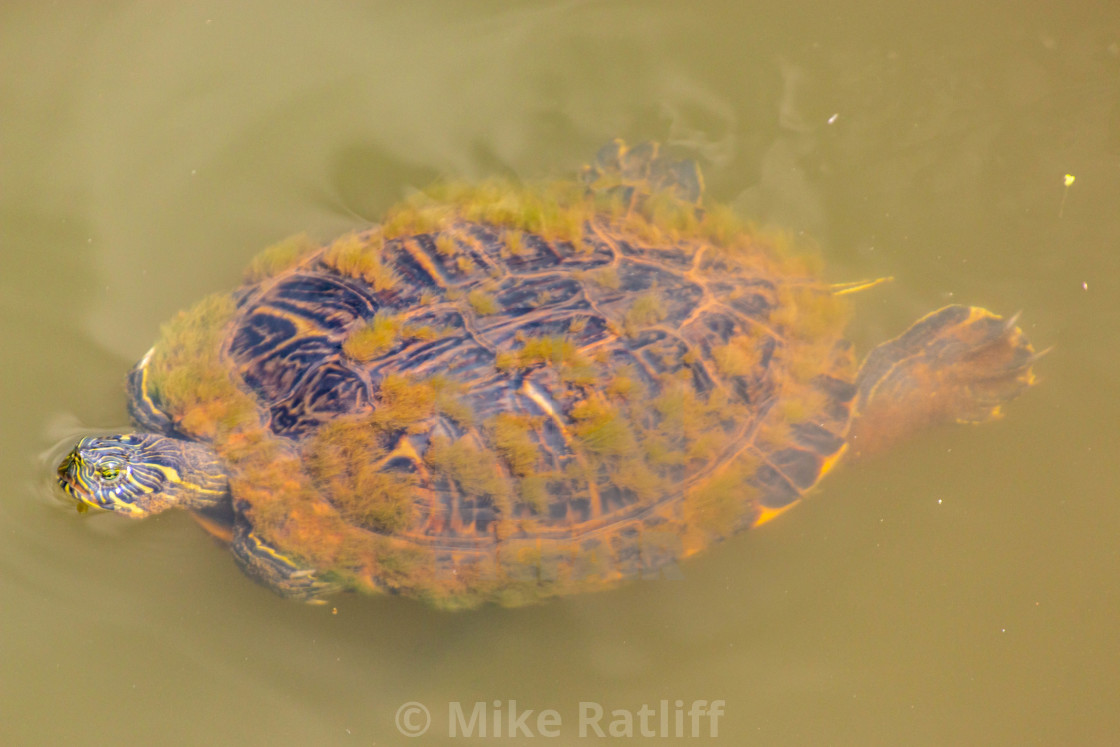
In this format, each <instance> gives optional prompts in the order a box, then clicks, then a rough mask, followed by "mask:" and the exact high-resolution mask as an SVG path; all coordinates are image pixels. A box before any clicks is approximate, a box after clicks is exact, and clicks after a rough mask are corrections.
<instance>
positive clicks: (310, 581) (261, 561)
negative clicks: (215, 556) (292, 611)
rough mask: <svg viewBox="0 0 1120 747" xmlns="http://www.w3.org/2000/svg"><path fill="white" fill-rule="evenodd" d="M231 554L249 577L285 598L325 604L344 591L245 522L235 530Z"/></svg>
mask: <svg viewBox="0 0 1120 747" xmlns="http://www.w3.org/2000/svg"><path fill="white" fill-rule="evenodd" d="M230 550H232V551H233V557H234V558H236V559H237V564H238V565H239V566H240V567H241V570H242V571H244V572H245V574H246V575H247V576H249V577H250V578H251V579H253V580H254V581H256V582H258V583H260V584H262V585H264V586H267V587H268V588H269V589H271V590H272V591H274V592H276V593H277V594H279V595H280V596H282V597H286V598H288V599H297V600H299V601H303V602H308V603H310V604H324V602H323V600H322V599H321V597H323V596H325V595H327V594H330V593H332V592H335V591H339V589H340V588H341V587H340V586H339V585H338V584H335V583H331V582H330V581H326V580H324V579H323V578H322V577H320V576H319V575H318V574H316V573H315V571H314V569H311V568H308V567H306V566H304V565H302V564H300V563H299V562H298V561H297V560H295V559H294V558H292V557H290V556H288V555H286V554H284V553H282V552H280V551H279V550H277V549H276V548H275V547H273V546H272V545H271V544H269V543H268V542H266V541H265V540H264V539H263V538H261V536H260V535H259V534H257V533H256V532H254V531H253V530H252V528H251V527H250V526H249V525H248V524H247V523H246V522H245V521H244V520H240V521H238V522H237V524H236V525H235V527H234V532H233V542H232V543H231V544H230Z"/></svg>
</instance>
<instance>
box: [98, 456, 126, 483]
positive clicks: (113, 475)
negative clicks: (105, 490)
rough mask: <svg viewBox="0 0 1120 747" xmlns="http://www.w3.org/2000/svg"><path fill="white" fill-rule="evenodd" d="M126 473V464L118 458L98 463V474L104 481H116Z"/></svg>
mask: <svg viewBox="0 0 1120 747" xmlns="http://www.w3.org/2000/svg"><path fill="white" fill-rule="evenodd" d="M122 474H124V465H123V464H122V463H121V462H119V461H117V460H116V459H106V460H105V461H104V462H102V463H101V464H99V465H97V476H98V477H99V478H101V481H102V482H116V481H117V480H119V479H121V475H122Z"/></svg>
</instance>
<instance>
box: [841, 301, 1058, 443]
mask: <svg viewBox="0 0 1120 747" xmlns="http://www.w3.org/2000/svg"><path fill="white" fill-rule="evenodd" d="M1017 320H1018V315H1015V316H1014V317H1012V318H1011V319H1004V318H1002V317H1000V316H997V315H995V314H993V313H992V312H990V311H988V310H987V309H982V308H979V307H977V306H946V307H945V308H943V309H939V310H937V311H934V312H933V313H931V314H927V315H926V316H924V317H922V318H921V319H919V320H918V321H917V322H915V323H914V325H913V326H912V327H910V329H908V330H907V331H906V332H904V333H903V334H902V335H901V336H899V337H896V338H895V339H893V340H890V341H888V342H885V343H883V344H882V345H879V346H878V347H877V348H875V349H874V350H872V351H871V353H870V354H869V355H868V356H867V360H866V361H865V362H864V364H863V367H862V368H861V369H860V372H859V377H858V378H857V380H856V387H857V391H856V397H855V402H854V404H853V422H852V428H851V431H850V433H849V443H850V444H851V447H852V449H853V450H854V451H855V453H856V454H857V455H858V454H861V453H866V452H868V451H873V450H876V449H877V448H878V447H879V446H880V445H886V444H888V443H890V442H892V441H895V440H897V439H898V438H900V437H902V436H904V435H906V434H907V433H909V432H911V431H914V430H917V429H918V428H920V427H923V426H926V425H933V424H936V423H940V422H953V421H956V422H961V423H981V422H984V421H986V420H992V419H994V418H998V417H1000V416H1001V415H1002V407H1003V405H1004V403H1006V402H1009V401H1011V400H1012V399H1014V398H1015V397H1018V396H1019V395H1020V394H1022V393H1023V392H1024V391H1025V390H1026V389H1027V388H1028V387H1030V386H1031V384H1033V383H1034V374H1033V373H1032V371H1031V367H1032V365H1033V364H1034V362H1035V361H1036V360H1038V358H1039V356H1040V354H1038V353H1035V351H1034V348H1032V347H1031V344H1030V342H1029V341H1028V340H1027V338H1026V335H1024V334H1023V331H1022V330H1021V329H1019V327H1018V326H1016V321H1017Z"/></svg>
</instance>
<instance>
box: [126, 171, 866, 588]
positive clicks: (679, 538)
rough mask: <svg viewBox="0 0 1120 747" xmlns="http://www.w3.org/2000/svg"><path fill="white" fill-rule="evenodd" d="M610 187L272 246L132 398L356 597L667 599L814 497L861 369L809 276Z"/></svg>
mask: <svg viewBox="0 0 1120 747" xmlns="http://www.w3.org/2000/svg"><path fill="white" fill-rule="evenodd" d="M619 173H621V172H620V171H619V170H618V169H617V168H615V169H614V171H611V172H609V173H607V171H605V170H602V169H600V170H598V171H596V172H595V173H592V175H591V177H590V179H585V183H583V184H579V183H560V184H553V185H547V186H543V187H534V188H529V187H524V186H519V185H513V184H499V183H490V184H484V185H482V186H478V187H470V188H468V187H449V186H446V185H445V186H443V187H441V188H438V189H436V190H434V191H432V192H430V193H427V194H424V195H421V196H418V197H417V198H414V199H412V200H410V201H409V202H408V203H405V204H404V205H401V206H398V207H397V208H395V209H394V210H392V211H390V213H389V214H388V216H387V217H386V220H385V222H384V223H383V224H382V225H380V226H378V227H375V228H373V229H370V230H367V231H364V232H361V233H355V234H351V235H348V236H345V237H343V238H341V239H339V240H337V241H334V242H332V243H330V244H327V245H326V246H317V245H315V244H313V243H312V242H310V241H308V240H306V239H299V238H297V239H294V240H289V241H287V242H284V243H282V244H280V245H278V246H277V247H274V248H272V249H271V250H268V251H266V252H265V253H264V254H263V255H261V256H260V257H259V258H258V259H257V260H255V261H254V263H253V264H252V265H251V266H250V268H249V270H248V272H247V275H246V281H245V283H244V284H243V285H242V287H241V288H240V289H238V290H237V291H235V292H234V293H232V294H227V295H220V296H215V297H212V298H210V299H207V300H205V301H204V302H202V303H201V304H199V305H198V306H196V307H195V308H194V309H192V310H189V311H187V312H184V313H183V314H181V315H180V316H179V317H177V318H176V319H174V320H173V321H172V322H171V323H169V324H168V325H167V326H166V327H165V329H164V332H163V338H162V339H161V341H160V342H159V343H158V344H157V346H156V348H155V349H154V351H153V353H152V354H151V355H150V356H148V358H146V359H145V362H144V365H143V366H141V370H142V371H143V374H144V382H143V397H144V399H145V400H147V401H148V402H149V403H150V404H151V405H152V407H153V408H155V409H158V410H159V411H161V412H163V413H165V414H166V415H167V417H168V418H169V419H170V421H171V423H172V424H173V425H172V426H170V427H173V428H174V429H175V430H176V431H177V432H178V433H180V434H182V435H185V436H187V437H190V438H194V439H199V440H208V441H211V442H213V444H214V446H215V448H216V449H217V450H218V451H219V453H220V454H221V455H222V456H223V457H224V459H225V460H226V461H227V463H228V465H229V471H230V474H231V492H232V495H233V497H234V501H235V508H236V510H237V511H238V513H239V514H240V515H241V516H243V517H244V518H245V519H247V520H248V522H249V523H250V524H251V525H252V527H253V528H254V529H255V530H256V531H257V532H258V533H259V534H260V535H261V536H263V537H264V538H266V539H267V540H268V541H270V542H271V543H273V544H274V545H275V546H276V547H278V548H280V549H281V550H283V551H284V552H286V553H289V554H292V555H294V556H297V557H299V558H300V559H301V560H302V561H303V562H306V563H307V564H308V565H310V566H311V567H313V568H315V569H317V570H318V571H320V572H323V573H326V574H330V575H332V576H334V577H337V578H339V579H342V580H344V581H345V582H346V583H348V584H350V585H352V586H356V587H361V588H367V589H379V590H388V591H393V592H400V593H407V594H411V595H414V596H422V597H426V598H428V599H429V600H432V601H436V602H439V603H443V604H446V605H451V606H455V605H464V604H473V603H476V602H478V601H482V600H487V599H497V600H499V601H504V602H507V603H508V602H519V601H526V600H530V599H536V598H539V597H541V596H549V595H553V594H557V593H566V592H569V591H576V590H586V589H598V588H604V587H606V586H608V585H610V584H611V583H612V582H614V581H617V580H619V579H623V578H627V577H634V576H640V575H647V574H657V573H659V572H664V569H665V568H666V566H667V565H668V564H671V563H673V562H675V561H677V560H679V559H681V558H684V557H687V556H689V555H691V554H693V553H695V552H697V551H698V550H700V549H702V548H703V547H705V546H706V545H708V544H710V543H711V542H713V541H715V540H718V539H720V538H723V537H726V536H728V535H730V534H732V533H734V532H736V531H738V530H740V529H743V528H746V527H750V526H753V525H756V524H759V523H761V522H763V521H765V520H767V519H768V518H770V517H771V516H773V515H775V514H776V513H778V512H780V511H782V510H784V509H785V508H787V507H789V506H790V505H792V504H793V503H794V502H796V501H797V500H798V499H799V498H800V497H801V496H802V495H804V493H805V492H806V491H807V490H808V489H809V488H811V487H812V486H813V485H814V484H815V483H816V482H817V480H818V479H819V478H820V476H821V475H822V474H823V472H824V471H826V470H827V468H828V466H829V465H830V464H831V462H832V460H834V459H835V458H836V457H838V456H839V454H840V453H841V451H842V450H843V446H844V436H845V433H846V429H847V427H848V423H849V404H850V401H851V398H852V395H853V386H852V380H853V377H854V365H853V361H852V356H851V353H850V350H849V346H848V345H847V343H845V342H844V341H843V340H842V339H841V336H840V333H841V330H842V327H843V324H844V322H845V321H846V317H847V312H846V307H845V305H844V304H843V301H842V299H840V298H839V297H838V296H837V295H836V294H835V293H833V289H832V288H831V287H830V286H828V285H825V284H824V283H823V282H822V281H821V280H820V279H819V278H818V277H817V276H816V274H815V272H814V268H813V262H811V261H808V260H806V259H804V258H803V257H798V256H791V255H789V254H788V253H786V252H783V251H780V250H779V249H776V248H775V246H774V244H775V242H765V241H763V240H761V239H760V238H759V237H758V236H757V235H755V234H754V233H752V232H750V231H747V230H745V229H744V228H743V227H742V225H741V224H739V223H738V222H737V221H735V220H734V219H733V218H732V217H731V215H730V212H729V211H727V210H726V209H722V208H712V209H708V210H702V209H699V208H698V207H697V206H696V204H695V203H693V202H691V201H690V200H688V199H682V197H681V195H680V194H678V193H674V192H673V191H672V189H656V188H650V187H648V182H645V183H642V182H640V181H639V184H645V185H646V188H645V189H634V187H633V185H632V184H627V183H626V180H625V179H620V178H613V179H612V177H617V176H618V175H619ZM604 174H606V178H608V180H611V181H612V183H610V184H607V185H606V186H603V185H602V184H598V185H593V186H592V188H590V189H589V188H588V187H587V186H586V183H587V182H595V181H596V180H600V181H601V180H602V178H604ZM689 188H690V189H692V188H693V187H692V186H690V187H689ZM779 243H780V242H779Z"/></svg>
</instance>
